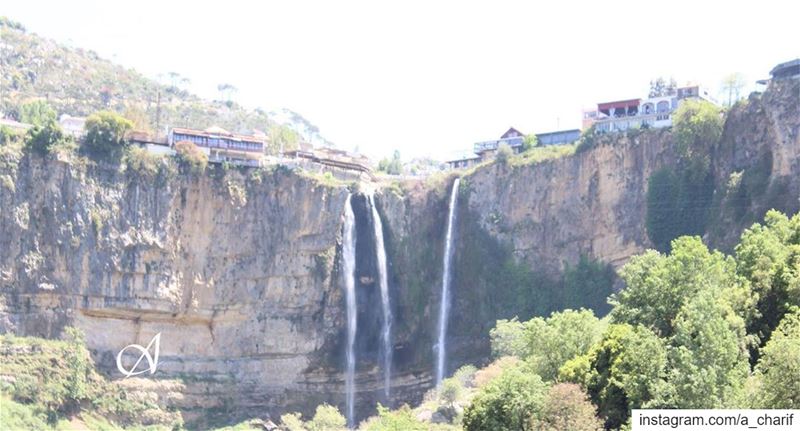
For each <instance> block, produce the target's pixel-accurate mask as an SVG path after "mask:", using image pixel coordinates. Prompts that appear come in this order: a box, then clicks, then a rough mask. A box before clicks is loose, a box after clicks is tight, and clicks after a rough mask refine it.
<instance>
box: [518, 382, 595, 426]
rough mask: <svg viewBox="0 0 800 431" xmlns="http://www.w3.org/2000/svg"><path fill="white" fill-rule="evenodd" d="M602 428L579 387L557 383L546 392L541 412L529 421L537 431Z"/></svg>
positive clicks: (591, 406) (593, 409)
mask: <svg viewBox="0 0 800 431" xmlns="http://www.w3.org/2000/svg"><path fill="white" fill-rule="evenodd" d="M602 428H603V421H601V420H600V419H599V418H598V417H597V414H596V411H595V407H594V406H593V405H592V403H590V402H589V400H588V399H587V396H586V393H585V392H583V390H581V388H580V386H578V385H576V384H572V383H559V384H557V385H554V386H552V387H551V388H550V390H548V391H547V396H546V397H545V400H544V406H542V410H541V412H539V413H538V414H537V415H535V416H534V417H533V419H532V420H531V428H530V429H534V430H538V431H563V430H573V431H596V430H600V429H602Z"/></svg>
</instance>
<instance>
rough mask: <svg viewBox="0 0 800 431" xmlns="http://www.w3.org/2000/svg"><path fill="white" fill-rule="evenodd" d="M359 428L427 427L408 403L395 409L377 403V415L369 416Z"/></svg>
mask: <svg viewBox="0 0 800 431" xmlns="http://www.w3.org/2000/svg"><path fill="white" fill-rule="evenodd" d="M359 429H361V430H364V431H426V430H428V429H429V427H428V426H427V425H426V424H424V423H422V422H420V421H419V420H418V419H417V418H415V417H414V412H413V411H412V410H411V408H410V407H408V405H403V406H402V407H400V408H399V409H397V410H395V411H391V410H389V409H388V408H386V407H384V406H382V405H381V404H380V403H378V416H377V417H373V418H370V419H369V420H368V421H366V422H365V423H363V424H362V425H361V426H360V427H359Z"/></svg>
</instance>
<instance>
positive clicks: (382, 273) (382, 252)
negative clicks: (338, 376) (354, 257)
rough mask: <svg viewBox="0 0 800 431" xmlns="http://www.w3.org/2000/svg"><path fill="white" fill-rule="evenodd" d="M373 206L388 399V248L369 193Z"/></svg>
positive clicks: (389, 390)
mask: <svg viewBox="0 0 800 431" xmlns="http://www.w3.org/2000/svg"><path fill="white" fill-rule="evenodd" d="M367 201H368V204H369V206H370V207H371V208H372V226H373V228H374V230H375V257H376V258H377V263H378V280H379V282H380V288H381V306H382V308H383V328H381V342H382V345H381V356H382V357H383V393H384V395H385V396H386V399H387V400H388V399H389V396H390V395H391V379H392V307H391V303H390V302H389V276H388V274H387V271H386V248H385V246H384V244H383V223H382V222H381V216H380V214H378V208H377V207H376V206H375V197H374V196H373V195H372V194H370V195H367Z"/></svg>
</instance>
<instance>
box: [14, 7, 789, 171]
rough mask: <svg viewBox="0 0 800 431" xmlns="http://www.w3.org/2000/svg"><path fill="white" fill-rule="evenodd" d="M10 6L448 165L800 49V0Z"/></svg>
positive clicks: (127, 57) (154, 71)
mask: <svg viewBox="0 0 800 431" xmlns="http://www.w3.org/2000/svg"><path fill="white" fill-rule="evenodd" d="M0 15H7V16H9V17H10V18H12V19H14V20H17V21H20V22H21V23H22V24H23V25H25V26H26V27H27V28H28V30H29V31H32V32H35V33H38V34H39V35H42V36H45V37H49V38H52V39H55V40H57V41H60V42H64V43H67V44H68V45H70V46H74V47H82V48H85V49H92V50H94V51H96V52H98V53H99V54H100V55H101V56H102V57H105V58H108V59H110V60H113V61H115V62H117V63H120V64H122V65H124V66H126V67H132V68H135V69H137V70H139V71H140V72H142V73H144V74H145V75H147V76H150V77H153V78H155V77H157V76H158V75H159V74H165V73H167V72H177V73H179V74H181V75H183V76H185V77H187V78H188V79H189V80H190V84H189V87H188V88H189V89H190V90H191V91H193V92H195V93H197V94H199V95H201V96H203V97H208V98H218V97H219V95H218V91H217V85H218V84H220V83H230V84H232V85H234V86H235V87H237V88H238V92H237V93H236V95H235V97H234V99H235V100H236V101H237V102H239V103H241V104H243V105H244V106H246V107H250V108H256V107H261V108H263V109H267V110H273V109H278V108H289V109H292V110H294V111H296V112H298V113H300V114H301V115H303V116H304V117H306V118H307V119H309V120H310V121H311V122H312V123H314V124H315V125H317V126H318V127H319V128H320V132H321V134H322V135H323V136H325V137H326V138H327V139H329V140H331V141H333V142H334V143H336V144H337V146H338V147H340V148H343V149H347V150H353V149H356V148H357V149H358V150H360V151H361V152H363V153H365V154H367V155H369V156H371V157H373V158H380V157H383V156H387V155H389V154H391V153H392V151H393V150H395V149H397V150H399V151H400V153H401V155H402V156H403V158H404V159H406V160H408V159H410V158H412V157H433V158H437V159H448V158H453V157H456V156H457V155H458V154H460V153H465V152H468V151H469V150H470V149H471V147H472V143H473V142H477V141H483V140H489V139H496V138H498V137H499V136H500V135H501V134H502V133H503V132H504V131H505V130H506V129H508V127H510V126H513V127H515V128H517V129H519V130H520V131H522V132H524V133H542V132H548V131H553V130H560V129H568V128H579V127H580V120H581V111H582V109H584V108H591V107H592V106H594V105H596V103H597V102H604V101H611V100H619V99H627V98H637V97H644V96H646V95H647V90H648V85H649V81H650V80H651V79H653V78H655V77H658V76H664V77H673V78H675V80H676V81H677V82H678V84H685V83H690V82H691V83H699V84H703V85H706V86H708V87H709V88H710V89H711V90H712V91H713V92H717V91H719V90H720V88H721V84H720V82H721V80H722V78H723V77H725V76H726V75H729V74H731V73H735V72H736V73H741V74H743V75H744V77H745V78H746V80H747V82H748V85H749V86H750V88H749V89H753V88H754V86H755V83H754V81H755V80H757V79H761V78H766V77H768V72H769V70H770V69H771V68H772V67H773V66H774V65H775V64H777V63H780V62H783V61H788V60H791V59H793V58H797V57H800V43H798V41H800V37H799V36H798V17H799V16H800V2H798V1H777V0H774V1H770V0H761V1H758V2H737V1H725V2H722V1H720V2H714V1H696V0H695V1H683V0H671V1H662V2H656V1H650V2H646V1H585V2H579V1H567V0H558V1H556V0H551V1H541V2H534V1H502V0H493V1H484V2H472V1H432V0H428V1H415V0H404V1H391V2H389V1H376V0H372V1H310V0H293V1H239V0H226V1H216V2H210V1H163V0H160V1H152V0H137V1H89V0H70V1H39V0H4V1H3V5H2V8H0Z"/></svg>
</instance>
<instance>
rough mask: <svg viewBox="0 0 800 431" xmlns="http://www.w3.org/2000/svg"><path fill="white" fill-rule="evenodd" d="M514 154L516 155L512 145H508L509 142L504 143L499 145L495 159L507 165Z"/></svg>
mask: <svg viewBox="0 0 800 431" xmlns="http://www.w3.org/2000/svg"><path fill="white" fill-rule="evenodd" d="M513 156H514V150H512V149H511V147H509V146H508V144H506V143H503V144H500V146H499V147H497V154H495V156H494V159H495V160H496V161H497V162H498V163H500V164H502V165H504V166H505V165H507V164H508V161H509V159H511V157H513Z"/></svg>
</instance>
